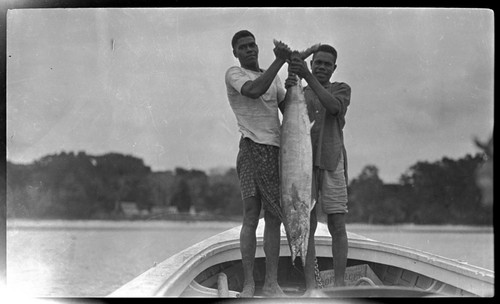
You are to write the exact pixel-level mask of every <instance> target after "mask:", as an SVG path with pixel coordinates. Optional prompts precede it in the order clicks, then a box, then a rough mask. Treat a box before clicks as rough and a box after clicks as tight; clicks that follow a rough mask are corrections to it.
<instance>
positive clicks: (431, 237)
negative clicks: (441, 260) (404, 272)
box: [7, 220, 494, 297]
mask: <svg viewBox="0 0 500 304" xmlns="http://www.w3.org/2000/svg"><path fill="white" fill-rule="evenodd" d="M238 224H239V223H235V222H227V223H224V222H160V221H155V222H132V221H120V222H111V221H20V220H15V221H14V220H12V221H9V222H8V224H7V284H8V288H9V290H10V291H11V292H14V293H15V292H19V293H22V294H23V295H29V296H55V297H58V296H62V297H78V296H82V297H92V296H106V295H108V294H109V293H111V292H112V291H114V290H116V289H117V288H118V287H120V286H121V285H123V284H125V283H126V282H128V281H130V280H131V279H133V278H134V277H136V276H138V275H139V274H141V273H143V272H144V271H146V270H148V269H149V268H150V267H152V266H153V265H154V263H155V262H161V261H163V260H164V259H166V258H168V257H170V256H172V255H174V254H175V253H177V252H178V251H179V250H182V249H185V248H187V247H189V246H191V245H193V244H195V243H197V242H199V241H201V240H203V239H206V238H207V237H210V236H212V235H214V234H216V233H219V232H222V231H224V230H227V229H229V228H231V227H234V226H236V225H238ZM348 230H349V231H351V232H354V233H359V234H362V235H365V236H367V237H370V238H373V239H377V240H380V241H385V242H390V243H395V244H399V245H403V246H407V247H413V248H417V249H420V250H424V251H428V252H432V253H435V254H439V255H442V256H445V257H449V258H453V259H459V260H464V261H467V262H468V263H469V264H473V265H477V266H480V267H484V268H488V269H493V268H494V264H493V262H494V258H493V256H494V253H493V230H492V229H491V228H487V229H485V228H473V227H447V226H445V227H439V226H438V227H429V226H425V227H415V226H367V225H348Z"/></svg>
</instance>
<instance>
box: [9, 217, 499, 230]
mask: <svg viewBox="0 0 500 304" xmlns="http://www.w3.org/2000/svg"><path fill="white" fill-rule="evenodd" d="M179 222H184V223H185V224H186V228H193V229H199V228H200V227H203V228H204V229H221V228H226V229H230V228H233V227H236V226H239V225H241V220H240V219H237V218H234V217H233V218H225V217H224V218H222V217H218V218H211V219H208V218H206V217H205V218H202V219H197V218H193V217H177V218H175V219H170V218H169V219H111V220H108V219H92V220H81V219H20V218H8V219H7V221H6V228H7V229H10V230H16V229H23V230H24V229H144V230H150V229H168V228H175V227H178V225H179ZM347 230H348V231H352V232H355V233H361V234H362V233H363V232H367V233H370V232H377V231H391V232H410V233H411V232H416V233H417V232H448V233H493V226H473V225H451V224H443V225H416V224H411V223H402V224H395V225H382V224H366V223H347Z"/></svg>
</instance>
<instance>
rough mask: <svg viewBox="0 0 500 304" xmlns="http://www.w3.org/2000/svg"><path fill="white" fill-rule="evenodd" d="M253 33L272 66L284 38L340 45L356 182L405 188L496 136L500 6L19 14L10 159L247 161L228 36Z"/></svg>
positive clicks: (11, 61) (11, 27) (13, 49)
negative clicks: (425, 168)
mask: <svg viewBox="0 0 500 304" xmlns="http://www.w3.org/2000/svg"><path fill="white" fill-rule="evenodd" d="M241 29H248V30H250V31H251V32H253V33H254V34H255V36H256V41H257V44H258V45H259V49H260V55H259V61H260V66H261V68H267V67H268V66H269V65H270V64H271V62H272V60H273V59H274V55H273V52H272V49H273V43H272V40H273V38H276V39H278V40H282V41H284V42H285V43H287V44H288V45H289V46H290V47H291V48H293V49H298V50H303V49H305V48H307V47H309V46H311V45H313V44H315V43H324V44H331V45H333V46H334V47H335V48H336V49H337V51H338V54H339V55H338V60H337V65H338V67H337V70H336V71H335V73H334V75H333V77H332V81H341V82H346V83H348V84H349V85H350V86H351V88H352V96H351V98H352V99H351V105H350V107H349V108H348V112H347V116H346V126H345V129H344V132H345V144H346V148H347V153H348V160H349V175H350V178H351V179H352V178H354V177H357V176H358V175H359V173H360V172H361V170H362V168H363V167H364V166H366V165H368V164H373V165H375V166H377V167H378V168H379V175H380V177H381V178H382V180H384V181H385V182H397V181H398V179H399V177H400V176H401V174H403V173H404V172H405V171H406V170H407V169H408V168H409V167H410V166H411V165H413V164H415V163H416V162H417V161H430V162H433V161H437V160H439V159H441V158H442V157H444V156H447V157H451V158H460V157H463V156H465V155H466V154H467V153H470V154H474V153H476V152H478V151H479V150H478V149H477V148H476V147H475V146H474V144H473V138H474V137H478V138H479V139H481V140H486V139H487V138H489V136H490V135H491V134H492V130H493V85H494V84H493V64H494V61H493V58H494V18H493V12H492V11H491V10H478V9H394V8H393V9H390V8H384V9H365V8H363V9H361V8H357V9H350V8H344V9H324V8H322V9H312V8H296V9H283V8H280V9H270V8H265V9H229V8H216V9H166V8H163V9H137V8H130V9H96V8H90V9H18V10H10V11H9V12H8V16H7V159H8V160H9V161H12V162H15V163H29V162H32V161H34V160H36V159H39V158H40V157H42V156H45V155H47V154H53V153H60V152H61V151H66V152H69V151H74V152H78V151H85V152H86V153H87V154H93V155H101V154H104V153H108V152H119V153H123V154H130V155H133V156H136V157H139V158H142V159H143V160H144V162H145V164H146V165H148V166H150V167H151V168H152V170H154V171H160V170H173V169H174V168H175V167H183V168H186V169H201V170H209V169H211V168H214V167H220V166H222V167H235V164H236V155H237V153H238V141H239V137H240V134H239V133H238V128H237V125H236V119H235V117H234V114H233V112H232V110H231V108H230V106H229V103H228V100H227V95H226V87H225V83H224V73H225V71H226V70H227V69H228V68H229V67H230V66H233V65H239V63H238V61H237V60H236V58H234V56H233V54H232V51H231V43H230V42H231V38H232V36H233V34H234V33H235V32H237V31H238V30H241ZM279 76H280V77H281V79H282V80H283V81H284V79H285V78H286V66H284V67H283V68H282V69H281V71H280V73H279Z"/></svg>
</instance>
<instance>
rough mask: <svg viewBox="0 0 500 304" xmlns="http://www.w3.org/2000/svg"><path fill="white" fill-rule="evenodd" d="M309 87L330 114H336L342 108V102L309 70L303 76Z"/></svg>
mask: <svg viewBox="0 0 500 304" xmlns="http://www.w3.org/2000/svg"><path fill="white" fill-rule="evenodd" d="M304 79H305V80H306V82H307V84H308V85H309V87H310V88H311V89H312V90H313V91H314V93H316V95H317V96H318V99H319V101H320V102H321V104H322V105H323V107H325V109H326V111H327V112H329V113H330V114H332V115H337V114H338V113H339V112H340V110H341V109H342V104H341V103H340V101H339V100H338V99H336V98H335V97H334V96H333V95H332V94H331V93H330V92H329V91H328V90H327V89H325V88H324V87H323V86H322V85H321V84H320V83H319V81H318V80H317V79H316V77H314V76H313V75H312V74H311V73H310V72H309V73H308V75H307V76H306V77H305V78H304Z"/></svg>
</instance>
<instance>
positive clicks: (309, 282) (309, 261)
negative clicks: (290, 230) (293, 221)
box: [304, 207, 318, 295]
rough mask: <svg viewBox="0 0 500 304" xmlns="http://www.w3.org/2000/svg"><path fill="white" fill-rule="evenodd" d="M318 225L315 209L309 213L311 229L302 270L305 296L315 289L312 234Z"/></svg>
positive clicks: (314, 256)
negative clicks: (304, 281) (304, 280)
mask: <svg viewBox="0 0 500 304" xmlns="http://www.w3.org/2000/svg"><path fill="white" fill-rule="evenodd" d="M317 225H318V222H317V217H316V207H314V209H313V210H312V211H311V227H310V232H309V243H308V245H307V246H308V247H307V257H306V266H305V268H304V274H305V279H306V289H307V291H306V295H307V294H309V292H310V291H311V290H313V289H315V288H316V275H315V273H314V266H315V263H314V260H315V259H316V248H315V244H314V233H315V232H316V227H317Z"/></svg>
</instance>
